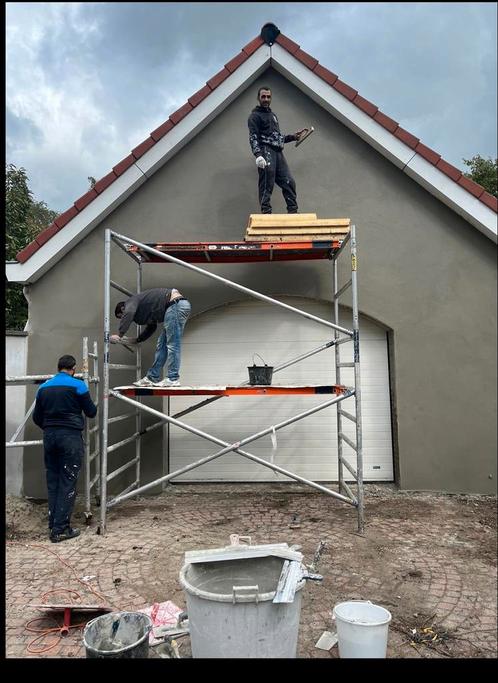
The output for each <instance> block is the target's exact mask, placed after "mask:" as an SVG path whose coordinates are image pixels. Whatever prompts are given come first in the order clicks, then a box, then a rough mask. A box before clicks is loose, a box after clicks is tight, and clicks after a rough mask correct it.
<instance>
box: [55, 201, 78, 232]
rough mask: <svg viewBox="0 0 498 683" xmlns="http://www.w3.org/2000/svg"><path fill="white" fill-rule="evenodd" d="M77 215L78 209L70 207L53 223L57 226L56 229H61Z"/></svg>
mask: <svg viewBox="0 0 498 683" xmlns="http://www.w3.org/2000/svg"><path fill="white" fill-rule="evenodd" d="M77 215H78V209H77V208H76V207H75V206H71V208H69V209H68V210H67V211H64V213H61V215H60V216H57V218H56V219H55V221H54V223H55V224H56V225H57V227H58V228H63V227H64V226H65V225H67V223H69V221H72V220H73V218H74V217H75V216H77Z"/></svg>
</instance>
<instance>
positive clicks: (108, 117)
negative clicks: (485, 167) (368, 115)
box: [6, 2, 497, 210]
mask: <svg viewBox="0 0 498 683" xmlns="http://www.w3.org/2000/svg"><path fill="white" fill-rule="evenodd" d="M496 15H497V10H496V4H494V3H479V2H477V3H470V2H469V3H396V2H395V3H382V2H381V3H327V2H325V3H307V4H306V5H303V4H302V3H297V2H296V3H292V2H291V3H271V2H268V3H263V2H255V3H246V2H242V3H174V2H172V3H161V2H159V3H92V2H88V3H60V4H59V3H7V12H6V19H7V91H6V95H7V109H8V115H7V157H8V158H7V161H9V162H12V163H15V164H16V165H17V166H24V167H25V168H26V171H27V173H28V176H29V178H30V186H31V188H32V190H33V192H34V194H35V196H36V197H37V198H38V199H42V200H43V201H45V202H47V204H48V205H49V206H50V207H51V208H54V209H57V210H64V209H66V208H67V207H68V206H70V205H71V204H72V203H73V201H74V200H75V199H76V198H77V197H79V196H80V195H81V194H83V193H84V192H85V191H86V190H87V189H88V181H87V177H88V176H94V177H97V178H98V177H101V176H103V175H105V174H106V173H108V171H109V170H110V169H111V168H112V166H114V165H115V164H116V163H117V162H118V161H119V160H120V159H122V158H123V157H124V156H126V155H127V154H128V153H129V152H130V150H131V149H132V147H134V146H135V145H137V144H139V143H140V142H141V141H142V140H143V139H144V138H145V137H146V136H147V135H148V134H149V133H150V131H152V130H153V129H154V128H156V127H157V126H158V125H160V123H162V122H163V121H165V120H166V119H167V118H168V116H169V115H170V114H171V113H172V112H173V111H174V110H175V109H176V108H177V107H178V106H180V105H181V104H183V103H184V102H185V101H186V100H187V99H188V97H190V95H192V94H193V93H194V92H195V91H196V90H198V89H199V88H201V87H202V86H203V85H204V83H205V82H206V80H208V79H209V78H211V76H213V75H214V74H215V73H216V72H217V71H218V70H219V69H220V68H221V67H222V66H223V64H225V63H226V62H227V61H228V60H229V59H231V58H232V57H233V56H235V55H236V54H237V53H238V52H239V51H240V49H241V48H242V47H243V46H244V45H245V44H246V43H248V42H249V41H250V40H252V38H254V37H255V36H257V35H258V34H259V31H260V29H261V26H262V25H263V24H264V23H266V22H267V21H272V22H274V23H275V24H276V25H277V26H278V27H279V28H280V30H281V31H282V33H284V34H286V35H287V36H289V38H291V39H292V40H294V41H295V42H297V43H299V44H300V45H301V47H302V48H303V49H304V50H305V51H306V52H308V53H310V54H312V55H313V56H314V57H316V58H317V59H318V60H319V61H320V62H321V63H322V64H323V65H324V66H326V67H327V68H329V69H330V70H331V71H333V72H335V73H337V74H338V75H339V77H340V78H341V79H342V80H344V81H346V82H347V83H348V84H349V85H351V86H352V87H354V88H355V89H357V90H358V91H359V92H360V94H361V95H362V96H363V97H366V98H367V99H369V100H371V101H372V102H374V103H375V104H376V105H377V106H378V107H379V108H380V109H381V110H382V111H384V112H385V113H386V114H388V115H389V116H391V117H392V118H394V119H395V120H397V121H398V122H399V123H400V125H402V126H403V127H404V128H406V129H407V130H409V131H410V132H411V133H413V134H414V135H416V136H417V137H419V138H420V139H421V140H422V141H423V142H424V143H425V144H427V145H428V146H430V147H432V148H433V149H435V150H436V151H437V152H438V153H440V154H441V155H442V156H443V157H444V158H445V159H447V160H448V161H449V162H450V163H453V164H454V165H455V166H457V167H459V168H463V162H462V158H470V157H472V156H474V155H475V154H478V153H479V154H482V155H483V156H492V157H494V156H496Z"/></svg>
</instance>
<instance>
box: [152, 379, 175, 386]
mask: <svg viewBox="0 0 498 683" xmlns="http://www.w3.org/2000/svg"><path fill="white" fill-rule="evenodd" d="M154 386H156V387H179V386H180V380H179V379H168V378H167V377H166V378H165V379H163V380H161V381H160V382H155V384H154Z"/></svg>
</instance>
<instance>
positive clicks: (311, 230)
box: [246, 226, 349, 236]
mask: <svg viewBox="0 0 498 683" xmlns="http://www.w3.org/2000/svg"><path fill="white" fill-rule="evenodd" d="M344 232H349V230H348V229H347V228H346V227H345V226H343V227H337V228H315V227H314V226H306V227H305V228H302V229H300V228H258V229H257V230H253V229H251V228H248V229H247V230H246V235H255V236H257V235H335V234H337V233H344Z"/></svg>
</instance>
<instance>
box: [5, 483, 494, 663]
mask: <svg viewBox="0 0 498 683" xmlns="http://www.w3.org/2000/svg"><path fill="white" fill-rule="evenodd" d="M365 488H366V510H365V519H366V528H365V533H364V534H363V535H359V534H358V533H357V532H356V511H355V510H354V509H353V508H351V507H350V506H348V505H346V504H344V503H341V502H339V501H336V500H333V499H330V498H328V497H325V496H323V495H322V494H319V493H316V492H314V491H310V490H309V489H305V488H304V487H302V486H300V485H297V484H296V485H294V484H292V485H285V486H283V485H277V484H275V485H258V486H255V485H241V486H236V485H227V484H224V485H221V484H210V485H203V486H195V485H172V486H171V485H170V486H169V487H168V488H167V489H166V491H165V492H164V493H163V494H161V495H159V496H156V497H153V498H147V499H139V500H129V501H126V502H125V503H124V504H121V505H117V506H116V507H114V508H112V509H111V511H110V513H109V518H108V527H107V532H106V534H105V536H101V535H97V534H96V526H97V523H96V522H94V524H93V525H91V526H89V527H86V528H85V527H82V528H83V529H84V530H83V533H82V534H81V536H80V537H79V538H76V539H73V540H71V541H67V542H65V543H62V544H60V546H57V548H55V549H54V546H51V544H50V543H49V542H48V541H47V538H46V504H44V503H40V504H34V503H32V502H28V501H19V499H11V500H10V501H8V505H7V538H8V541H7V558H6V656H7V658H50V657H52V658H82V657H85V648H84V645H83V641H82V628H78V629H72V630H71V631H70V634H69V636H68V637H66V638H60V637H59V635H58V633H57V631H55V632H51V633H50V634H48V635H47V636H45V637H44V638H42V640H41V641H38V643H37V644H35V646H34V647H33V648H31V649H43V648H44V647H45V648H48V647H50V646H51V645H53V647H51V648H50V649H46V650H45V651H44V652H41V653H40V654H31V653H30V652H28V650H27V648H28V646H29V645H30V643H31V642H32V641H33V640H34V638H36V637H37V634H36V633H33V632H30V631H28V630H27V629H26V624H27V622H29V620H31V619H34V618H35V617H39V616H41V614H40V612H39V611H37V610H36V609H35V608H34V607H33V606H32V605H33V604H36V603H40V602H41V599H40V598H41V595H42V594H43V593H45V592H47V591H51V590H56V589H61V588H65V589H72V590H76V591H77V592H78V593H79V594H80V599H81V602H87V601H89V600H91V601H92V602H93V601H94V600H95V596H94V594H92V592H91V591H90V590H89V589H88V586H91V587H92V589H93V590H95V591H97V592H98V593H99V594H101V595H103V596H104V597H105V598H106V599H107V600H108V602H109V604H110V605H111V607H112V609H113V610H116V611H118V610H131V611H133V610H137V609H142V608H145V607H147V606H149V605H152V604H153V603H154V602H165V601H166V600H171V601H173V602H174V603H175V604H176V605H178V606H179V607H180V608H182V609H184V608H185V605H186V601H185V594H184V593H183V590H182V588H181V585H180V582H179V572H180V568H181V567H182V564H183V560H184V553H185V551H187V550H199V549H206V548H218V547H221V546H225V545H228V544H229V537H230V534H234V533H235V534H239V535H249V536H251V540H252V543H253V544H259V543H276V542H286V543H288V544H289V545H291V544H299V545H300V546H301V550H302V552H303V554H304V561H305V562H306V563H307V564H310V563H311V561H312V560H313V556H314V554H315V552H316V550H317V548H318V544H319V543H320V542H321V541H322V542H324V543H325V549H324V551H323V553H322V554H321V557H320V559H319V561H318V564H317V571H318V572H320V574H322V576H323V581H322V582H321V583H314V582H308V583H307V585H306V586H305V587H304V588H303V602H302V609H301V615H300V625H299V638H298V650H297V657H298V658H310V659H315V658H322V659H331V658H337V657H338V650H337V646H336V647H333V648H332V649H331V650H330V651H324V650H319V649H317V648H316V647H315V644H316V642H317V641H318V639H319V637H320V636H321V634H322V633H323V632H324V631H328V630H331V629H332V626H333V625H332V621H331V611H332V608H333V607H334V605H335V604H337V603H339V602H342V601H345V600H355V599H357V600H371V601H372V602H374V603H376V604H379V605H382V606H384V607H385V608H387V609H388V610H389V611H390V612H391V614H392V622H391V624H390V627H389V639H388V647H387V657H388V658H390V659H391V658H414V659H420V658H441V659H442V658H445V659H447V658H469V659H470V658H471V659H476V658H484V659H492V658H496V655H497V640H496V625H497V624H496V620H497V599H496V595H497V592H496V587H497V586H496V499H495V498H492V497H488V496H464V495H453V496H451V495H443V494H439V495H438V494H429V493H406V492H399V491H396V490H395V489H394V487H392V486H391V485H382V486H380V485H374V484H367V485H366V487H365ZM96 514H97V515H98V511H97V513H96ZM81 516H82V509H81V508H80V509H79V512H78V509H77V513H76V516H75V517H76V518H75V523H76V522H77V521H78V517H80V519H79V523H80V524H82V523H83V522H82V520H81ZM83 578H85V581H82V579H83ZM85 586H86V587H85ZM48 598H49V599H50V600H54V601H55V600H56V599H57V594H56V593H53V594H51V595H50V596H48ZM59 598H60V595H59ZM92 616H94V615H92ZM89 618H91V617H89V616H88V615H85V614H83V613H80V614H77V613H75V615H74V619H73V621H74V623H83V624H84V623H85V621H86V620H88V619H89ZM57 623H58V624H59V626H60V625H61V623H62V621H61V616H60V615H59V616H58V619H57V621H56V622H54V621H53V620H52V619H48V620H46V621H45V622H43V621H42V622H37V626H38V627H39V628H43V627H47V628H54V627H56V626H57ZM424 629H426V631H424ZM427 629H429V631H427ZM429 633H430V636H431V637H430V639H429V638H428V634H429ZM178 642H179V648H180V655H181V657H190V656H191V651H190V641H189V638H188V637H187V638H182V639H181V640H179V641H178ZM156 656H157V655H156Z"/></svg>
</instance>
